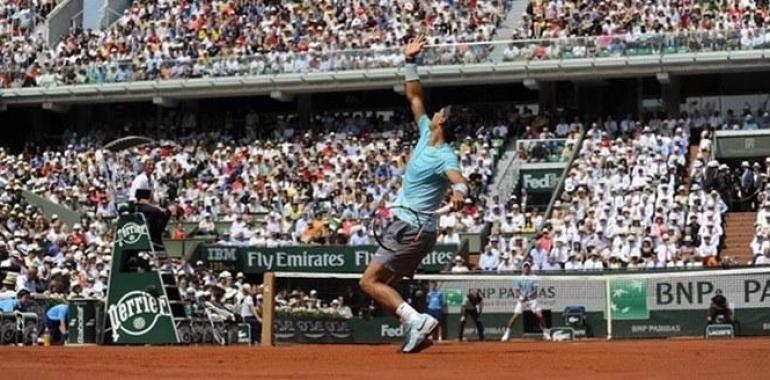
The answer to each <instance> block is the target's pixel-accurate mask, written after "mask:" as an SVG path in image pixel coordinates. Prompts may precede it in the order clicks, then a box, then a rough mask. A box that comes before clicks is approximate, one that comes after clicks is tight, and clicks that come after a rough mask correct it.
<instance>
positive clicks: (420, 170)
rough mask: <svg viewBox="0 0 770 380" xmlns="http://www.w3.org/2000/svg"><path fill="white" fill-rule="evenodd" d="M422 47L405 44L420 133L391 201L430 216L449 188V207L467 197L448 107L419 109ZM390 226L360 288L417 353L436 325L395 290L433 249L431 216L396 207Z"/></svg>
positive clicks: (421, 42)
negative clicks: (430, 114)
mask: <svg viewBox="0 0 770 380" xmlns="http://www.w3.org/2000/svg"><path fill="white" fill-rule="evenodd" d="M423 46H425V38H424V37H422V36H421V37H417V38H415V39H413V40H411V41H409V43H408V44H407V45H406V47H405V48H404V56H405V60H406V65H405V72H406V75H405V76H406V85H405V87H406V88H405V91H406V98H407V100H408V101H409V105H410V106H411V108H412V113H414V119H415V121H417V126H418V128H419V131H420V138H419V140H418V141H417V145H415V146H414V148H413V149H412V155H411V158H410V159H409V162H408V163H407V165H406V171H405V174H404V176H403V184H402V187H401V190H400V192H399V194H398V197H397V198H396V203H395V204H396V205H398V206H402V207H408V208H410V209H412V210H416V211H418V212H419V211H423V212H431V211H435V210H437V209H438V208H439V206H440V205H441V203H442V200H443V199H444V196H445V195H446V193H447V191H448V190H449V188H450V187H451V189H452V204H453V205H454V206H455V208H456V209H459V207H462V204H463V202H464V201H465V197H466V196H467V195H468V186H467V184H466V182H465V179H464V178H463V176H462V173H461V171H460V164H459V160H458V158H457V154H455V151H454V148H453V147H452V146H451V145H450V144H449V143H451V142H452V141H453V140H454V131H453V128H452V127H450V123H449V121H450V110H451V109H450V107H444V108H442V109H441V110H440V111H438V112H436V113H435V114H433V118H432V119H429V118H428V116H427V115H426V114H425V106H424V105H423V93H422V85H421V84H420V78H419V76H418V74H417V64H416V62H415V60H416V57H417V55H419V54H420V51H421V50H422V48H423ZM393 215H394V217H395V221H394V222H393V223H391V224H390V225H389V226H388V227H387V229H386V230H385V231H384V232H383V236H382V241H384V242H387V243H388V244H387V246H388V248H389V249H385V248H383V247H381V248H380V249H378V250H377V252H375V255H374V257H373V258H372V261H371V263H370V264H369V266H368V267H367V268H366V271H365V272H364V274H363V276H362V277H361V280H360V281H359V284H360V286H361V290H363V291H364V292H365V293H366V294H368V295H369V296H370V297H372V298H373V299H374V300H375V301H377V303H379V304H380V305H381V306H382V307H383V308H384V309H385V310H388V311H390V312H393V313H395V314H396V315H397V316H398V317H399V318H400V320H401V323H403V325H404V336H405V341H404V344H403V346H402V347H401V350H402V351H403V352H419V351H421V350H422V349H424V348H426V347H427V346H429V345H430V344H432V341H431V340H430V339H427V337H428V336H430V335H431V334H432V333H433V330H434V329H435V328H436V326H438V321H437V320H436V319H435V318H433V317H431V316H430V315H428V314H420V313H418V312H417V311H416V310H415V309H414V308H413V307H412V306H410V305H409V304H408V303H406V302H404V299H403V298H402V297H401V296H400V295H399V293H398V292H397V291H396V290H395V289H394V286H395V285H396V284H397V283H398V281H399V280H401V278H402V277H412V276H413V275H414V272H415V270H416V269H417V266H418V265H419V264H420V262H421V261H422V259H423V258H424V257H425V256H426V255H427V254H428V253H429V252H430V251H432V250H433V247H434V246H435V245H436V236H437V234H436V227H437V225H438V223H437V220H436V219H437V218H436V216H435V215H426V214H420V213H413V212H409V211H407V210H403V209H400V208H396V209H394V210H393Z"/></svg>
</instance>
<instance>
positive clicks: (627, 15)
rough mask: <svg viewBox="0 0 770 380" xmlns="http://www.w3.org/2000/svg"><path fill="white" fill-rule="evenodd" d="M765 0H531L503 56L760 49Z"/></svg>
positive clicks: (763, 43) (764, 34) (764, 42)
mask: <svg viewBox="0 0 770 380" xmlns="http://www.w3.org/2000/svg"><path fill="white" fill-rule="evenodd" d="M768 21H770V16H769V15H768V4H767V2H766V1H755V0H746V1H709V2H701V1H625V2H617V1H600V2H585V1H583V2H580V1H531V2H529V6H528V7H527V11H526V12H525V13H524V15H523V17H522V22H521V24H520V27H519V28H518V29H516V30H514V32H513V36H512V37H513V38H514V39H517V40H520V39H524V40H528V39H548V40H547V41H543V42H540V43H534V42H532V41H525V42H521V43H519V42H516V43H512V44H510V45H509V46H508V47H507V48H506V50H505V54H504V60H508V61H512V60H518V59H554V58H584V57H596V56H599V57H601V56H616V55H638V54H653V53H654V54H659V53H663V52H666V53H676V52H688V51H718V50H736V49H760V48H765V47H766V46H767V44H768V38H770V35H768V32H767V31H766V29H765V28H766V26H767V23H768Z"/></svg>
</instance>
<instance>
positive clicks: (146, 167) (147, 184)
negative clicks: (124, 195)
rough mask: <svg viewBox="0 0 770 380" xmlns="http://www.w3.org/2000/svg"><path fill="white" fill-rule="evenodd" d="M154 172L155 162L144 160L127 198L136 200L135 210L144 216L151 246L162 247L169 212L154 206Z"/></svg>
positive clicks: (149, 159)
mask: <svg viewBox="0 0 770 380" xmlns="http://www.w3.org/2000/svg"><path fill="white" fill-rule="evenodd" d="M154 172H155V161H153V160H152V159H151V158H145V159H144V161H143V162H142V172H141V173H139V175H137V176H136V177H135V178H134V180H133V182H131V189H130V190H129V196H131V197H134V199H135V200H136V210H137V211H139V212H141V213H142V214H144V219H145V221H146V222H147V228H148V229H149V230H150V237H151V238H152V242H153V244H154V245H155V247H163V231H165V230H166V225H167V224H168V220H169V218H171V212H170V211H169V210H167V209H164V208H161V207H158V206H156V205H155V204H154V202H155V196H154V194H153V190H154V186H153V181H152V174H153V173H154ZM161 249H162V248H161Z"/></svg>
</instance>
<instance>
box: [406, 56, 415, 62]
mask: <svg viewBox="0 0 770 380" xmlns="http://www.w3.org/2000/svg"><path fill="white" fill-rule="evenodd" d="M404 62H406V63H416V62H417V58H415V57H404Z"/></svg>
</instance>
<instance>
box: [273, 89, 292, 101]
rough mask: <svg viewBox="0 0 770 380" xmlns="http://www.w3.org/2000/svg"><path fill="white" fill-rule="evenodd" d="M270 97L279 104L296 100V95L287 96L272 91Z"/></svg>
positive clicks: (283, 93)
mask: <svg viewBox="0 0 770 380" xmlns="http://www.w3.org/2000/svg"><path fill="white" fill-rule="evenodd" d="M270 97H271V98H273V99H275V100H277V101H279V102H290V101H292V100H294V95H292V94H287V93H285V92H283V91H270Z"/></svg>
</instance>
